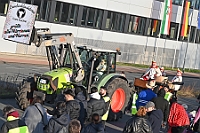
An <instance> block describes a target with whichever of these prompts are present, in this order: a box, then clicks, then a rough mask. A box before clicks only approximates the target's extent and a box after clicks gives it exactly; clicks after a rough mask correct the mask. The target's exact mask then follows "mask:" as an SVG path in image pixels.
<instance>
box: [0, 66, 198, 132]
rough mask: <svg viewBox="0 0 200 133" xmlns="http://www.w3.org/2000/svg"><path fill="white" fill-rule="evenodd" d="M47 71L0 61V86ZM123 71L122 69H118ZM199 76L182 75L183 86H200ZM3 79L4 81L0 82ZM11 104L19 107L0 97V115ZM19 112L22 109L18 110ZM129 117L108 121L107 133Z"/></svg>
mask: <svg viewBox="0 0 200 133" xmlns="http://www.w3.org/2000/svg"><path fill="white" fill-rule="evenodd" d="M46 71H49V68H48V66H40V65H29V64H17V63H6V62H0V86H2V85H5V84H6V82H11V83H13V82H15V80H16V79H17V81H22V80H23V78H26V77H28V76H32V75H33V74H34V73H44V72H46ZM120 71H123V70H120ZM125 74H126V77H127V79H128V80H129V81H133V79H134V78H135V77H140V76H141V72H140V71H137V72H133V73H132V72H125ZM169 79H172V76H169ZM199 80H200V79H199V78H190V77H184V78H183V81H184V82H185V84H184V85H185V86H194V89H196V90H197V89H199V88H200V83H199ZM1 81H4V82H1ZM179 102H180V103H186V104H187V105H188V106H189V110H192V109H196V108H197V106H198V103H197V102H196V99H195V98H190V99H188V98H179ZM8 104H10V105H13V106H14V107H15V108H17V109H19V108H18V106H17V104H16V101H15V99H0V116H2V109H3V108H4V106H5V105H8ZM18 111H19V112H20V113H23V111H21V110H18ZM129 118H130V116H128V115H124V116H123V118H122V119H120V120H119V121H117V122H108V123H106V131H107V132H108V133H111V132H113V133H121V131H122V129H123V127H124V125H125V123H126V121H127V120H128V119H129ZM4 121H5V119H4V118H2V117H0V127H1V125H2V123H3V122H4Z"/></svg>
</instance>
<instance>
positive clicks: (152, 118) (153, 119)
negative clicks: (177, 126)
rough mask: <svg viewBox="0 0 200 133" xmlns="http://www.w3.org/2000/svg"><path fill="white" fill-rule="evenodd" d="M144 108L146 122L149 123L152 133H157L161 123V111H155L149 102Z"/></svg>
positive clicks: (153, 105)
mask: <svg viewBox="0 0 200 133" xmlns="http://www.w3.org/2000/svg"><path fill="white" fill-rule="evenodd" d="M145 108H146V109H147V115H148V120H149V122H150V123H151V127H152V130H153V133H159V131H160V128H161V124H162V121H163V113H162V111H161V110H160V109H156V108H155V104H154V103H153V102H151V101H150V102H148V103H147V104H146V105H145Z"/></svg>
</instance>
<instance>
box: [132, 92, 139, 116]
mask: <svg viewBox="0 0 200 133" xmlns="http://www.w3.org/2000/svg"><path fill="white" fill-rule="evenodd" d="M137 99H138V95H137V94H136V93H134V94H133V102H132V108H131V114H132V115H135V114H136V113H137V108H136V100H137Z"/></svg>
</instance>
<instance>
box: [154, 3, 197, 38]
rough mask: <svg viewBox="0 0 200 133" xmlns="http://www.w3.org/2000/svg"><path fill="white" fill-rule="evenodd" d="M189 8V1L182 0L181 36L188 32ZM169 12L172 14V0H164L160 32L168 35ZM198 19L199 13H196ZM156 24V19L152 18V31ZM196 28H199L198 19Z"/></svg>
mask: <svg viewBox="0 0 200 133" xmlns="http://www.w3.org/2000/svg"><path fill="white" fill-rule="evenodd" d="M189 10H190V2H189V1H188V0H184V6H183V17H182V27H181V32H180V35H181V36H182V37H186V36H187V34H188V28H189V27H188V21H189V19H188V18H189ZM171 14H172V0H165V7H164V14H163V20H162V23H161V29H160V34H164V35H169V30H170V23H171ZM198 19H200V13H199V14H198ZM157 24H158V20H154V22H153V32H155V31H156V28H157ZM197 28H198V29H200V21H198V27H197Z"/></svg>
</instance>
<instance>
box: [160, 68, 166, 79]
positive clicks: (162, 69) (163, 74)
mask: <svg viewBox="0 0 200 133" xmlns="http://www.w3.org/2000/svg"><path fill="white" fill-rule="evenodd" d="M160 71H161V73H162V76H165V77H166V76H167V74H166V72H165V68H164V67H160Z"/></svg>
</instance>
